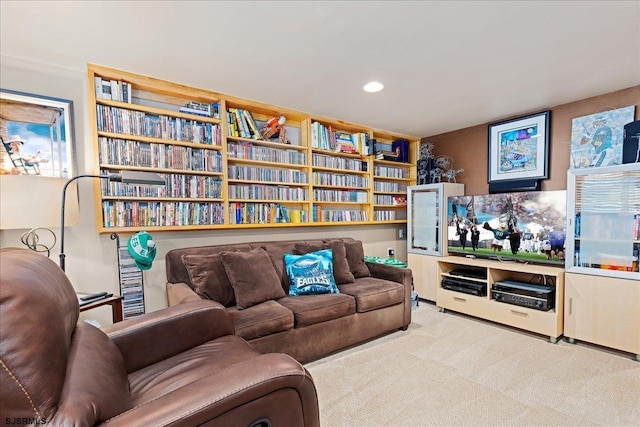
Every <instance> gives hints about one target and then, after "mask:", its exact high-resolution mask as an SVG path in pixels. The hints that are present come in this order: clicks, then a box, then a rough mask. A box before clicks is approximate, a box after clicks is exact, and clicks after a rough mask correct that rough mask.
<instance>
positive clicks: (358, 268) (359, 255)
mask: <svg viewBox="0 0 640 427" xmlns="http://www.w3.org/2000/svg"><path fill="white" fill-rule="evenodd" d="M344 247H345V249H346V252H347V261H348V262H349V268H350V269H351V273H353V277H355V278H356V279H357V278H359V277H369V276H371V272H370V271H369V267H367V264H366V263H365V262H364V248H363V247H362V241H360V240H356V241H353V242H344Z"/></svg>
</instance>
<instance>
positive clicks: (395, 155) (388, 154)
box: [376, 150, 400, 162]
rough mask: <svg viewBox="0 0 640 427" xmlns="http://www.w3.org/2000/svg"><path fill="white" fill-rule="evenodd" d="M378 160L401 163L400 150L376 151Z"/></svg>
mask: <svg viewBox="0 0 640 427" xmlns="http://www.w3.org/2000/svg"><path fill="white" fill-rule="evenodd" d="M376 160H391V161H394V162H398V161H400V150H396V151H390V150H378V151H376Z"/></svg>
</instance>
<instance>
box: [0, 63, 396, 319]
mask: <svg viewBox="0 0 640 427" xmlns="http://www.w3.org/2000/svg"><path fill="white" fill-rule="evenodd" d="M177 83H180V82H177ZM0 86H1V87H2V88H3V89H11V90H17V91H22V92H28V93H34V94H39V95H46V96H53V97H57V98H64V99H70V100H72V101H73V103H74V116H75V117H74V118H75V138H76V151H77V155H78V169H79V171H78V172H79V173H92V172H93V168H94V165H93V158H94V157H93V156H94V152H93V144H92V143H91V132H90V129H91V128H90V124H89V111H88V92H87V90H88V88H87V77H86V70H84V69H83V70H68V69H60V68H57V67H53V66H50V65H46V64H38V63H33V62H26V61H22V60H18V59H15V58H8V57H5V56H0ZM210 89H211V90H215V89H216V88H210ZM78 187H79V191H80V224H79V225H77V226H73V227H68V228H67V229H66V230H65V254H66V271H67V274H68V276H69V278H70V280H71V282H72V283H73V285H74V287H75V288H76V290H77V291H81V292H97V291H108V292H113V293H119V290H118V271H117V254H116V249H115V242H114V241H112V240H111V239H110V236H109V234H103V235H99V234H98V233H97V232H96V222H95V221H96V216H95V209H94V203H93V197H94V193H93V182H91V179H84V180H79V181H78ZM34 197H35V195H34ZM0 199H1V195H0ZM25 208H27V209H28V205H26V206H25ZM2 209H4V207H3V206H2V205H0V215H2V211H1V210H2ZM51 209H56V210H59V209H60V206H59V204H58V205H56V206H52V207H51ZM37 226H38V224H33V227H37ZM400 228H404V226H400V225H371V226H349V225H344V226H336V227H301V228H295V229H293V228H287V229H282V228H281V229H246V230H244V229H243V230H220V231H186V232H166V233H159V232H154V233H153V237H154V239H155V240H156V243H157V245H158V253H157V255H156V260H155V261H154V263H153V266H152V268H151V269H150V270H148V271H146V272H145V273H144V279H145V298H146V308H147V311H155V310H158V309H160V308H162V307H165V306H166V305H167V303H166V297H165V264H164V256H165V254H166V253H167V251H169V250H170V249H174V248H181V247H187V246H196V245H198V246H200V245H212V244H225V243H238V242H249V241H266V240H287V239H307V238H308V239H312V238H322V237H341V236H348V237H353V238H355V239H359V240H362V241H363V243H364V247H365V254H366V255H371V256H380V257H384V256H386V253H387V248H393V249H394V250H395V253H396V257H397V258H398V259H401V260H406V253H407V249H406V240H401V239H398V231H399V229H400ZM25 231H26V230H7V231H0V247H2V248H5V247H24V246H23V245H22V243H21V242H20V236H21V234H22V233H23V232H25ZM53 231H55V232H56V234H58V235H59V230H57V229H56V230H53ZM129 236H130V234H128V235H121V236H120V237H121V239H122V240H123V241H124V239H126V238H128V237H129ZM58 255H59V245H57V246H56V247H55V248H54V249H53V251H52V253H51V258H52V259H53V260H54V261H55V262H56V263H57V262H58ZM82 318H92V319H96V320H98V321H99V322H100V323H101V324H103V325H105V324H108V323H111V312H110V311H109V309H108V308H99V309H95V310H91V311H88V312H86V313H83V316H82Z"/></svg>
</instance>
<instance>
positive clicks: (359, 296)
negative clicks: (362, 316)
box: [339, 277, 404, 313]
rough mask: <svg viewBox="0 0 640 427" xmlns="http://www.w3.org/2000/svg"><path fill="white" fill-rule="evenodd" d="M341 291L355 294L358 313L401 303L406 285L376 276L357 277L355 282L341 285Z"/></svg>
mask: <svg viewBox="0 0 640 427" xmlns="http://www.w3.org/2000/svg"><path fill="white" fill-rule="evenodd" d="M339 288H340V292H343V293H345V294H348V295H353V296H354V297H355V299H356V310H357V311H358V313H364V312H365V311H371V310H375V309H378V308H383V307H388V306H391V305H395V304H400V303H401V302H402V301H403V300H404V286H403V285H401V284H400V283H396V282H390V281H388V280H383V279H376V278H374V277H363V278H360V279H356V282H355V283H348V284H346V285H340V286H339Z"/></svg>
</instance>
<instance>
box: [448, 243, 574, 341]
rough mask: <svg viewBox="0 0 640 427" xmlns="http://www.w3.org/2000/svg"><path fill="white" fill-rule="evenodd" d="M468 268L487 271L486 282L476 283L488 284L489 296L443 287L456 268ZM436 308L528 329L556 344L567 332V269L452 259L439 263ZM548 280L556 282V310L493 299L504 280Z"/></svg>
mask: <svg viewBox="0 0 640 427" xmlns="http://www.w3.org/2000/svg"><path fill="white" fill-rule="evenodd" d="M465 266H469V267H477V268H479V269H480V270H481V271H482V270H484V271H486V273H487V274H486V277H487V278H486V279H473V278H469V277H465V279H469V280H474V281H476V282H478V283H485V284H486V285H487V295H486V296H475V295H470V294H467V293H463V292H457V291H452V290H449V289H444V288H443V287H442V278H443V277H447V276H451V277H460V276H452V275H451V274H450V273H449V272H450V271H452V270H453V269H454V268H464V267H465ZM437 278H438V279H437V289H436V305H437V306H438V307H439V308H440V311H442V312H444V311H445V309H448V310H453V311H456V312H459V313H464V314H468V315H471V316H475V317H479V318H482V319H486V320H490V321H493V322H497V323H502V324H504V325H509V326H513V327H516V328H520V329H524V330H526V331H531V332H535V333H538V334H541V335H546V336H548V337H549V341H551V342H552V343H556V342H557V341H558V338H559V337H560V336H561V335H562V332H563V310H564V268H561V267H553V266H543V265H533V264H523V263H518V262H513V261H495V260H489V259H477V258H465V257H458V256H448V257H444V258H441V259H439V260H438V271H437ZM540 278H544V280H545V281H546V283H555V287H556V289H555V308H553V309H551V310H549V311H541V310H536V309H533V308H528V307H522V306H519V305H514V304H507V303H504V302H498V301H496V300H494V299H492V298H491V288H492V286H493V284H494V283H496V282H499V281H501V280H515V281H519V282H526V283H535V284H539V283H541V282H540V281H538V280H537V279H540Z"/></svg>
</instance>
